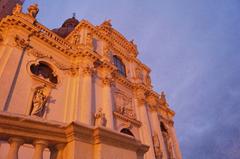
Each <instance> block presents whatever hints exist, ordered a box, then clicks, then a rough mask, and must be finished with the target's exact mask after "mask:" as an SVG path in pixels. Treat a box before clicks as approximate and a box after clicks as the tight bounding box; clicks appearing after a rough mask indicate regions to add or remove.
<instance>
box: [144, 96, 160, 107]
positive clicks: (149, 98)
mask: <svg viewBox="0 0 240 159" xmlns="http://www.w3.org/2000/svg"><path fill="white" fill-rule="evenodd" d="M146 100H147V103H148V105H149V107H150V108H151V110H156V106H157V99H156V97H154V96H152V95H149V96H147V99H146Z"/></svg>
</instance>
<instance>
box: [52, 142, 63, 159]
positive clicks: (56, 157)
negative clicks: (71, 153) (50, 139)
mask: <svg viewBox="0 0 240 159" xmlns="http://www.w3.org/2000/svg"><path fill="white" fill-rule="evenodd" d="M64 147H65V145H64V144H57V145H55V146H54V147H53V148H51V149H50V151H51V154H50V159H63V150H64Z"/></svg>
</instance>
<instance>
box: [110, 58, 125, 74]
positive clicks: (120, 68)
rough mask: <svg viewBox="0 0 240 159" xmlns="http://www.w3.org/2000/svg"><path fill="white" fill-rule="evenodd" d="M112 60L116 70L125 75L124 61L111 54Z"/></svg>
mask: <svg viewBox="0 0 240 159" xmlns="http://www.w3.org/2000/svg"><path fill="white" fill-rule="evenodd" d="M113 62H114V65H115V66H116V67H117V68H118V72H119V73H120V74H121V75H123V76H125V77H126V70H125V65H124V63H123V62H122V60H121V59H120V58H119V57H117V56H116V55H114V56H113Z"/></svg>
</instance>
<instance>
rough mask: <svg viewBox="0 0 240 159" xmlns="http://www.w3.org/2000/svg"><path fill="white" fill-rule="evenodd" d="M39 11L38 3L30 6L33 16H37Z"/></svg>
mask: <svg viewBox="0 0 240 159" xmlns="http://www.w3.org/2000/svg"><path fill="white" fill-rule="evenodd" d="M38 11H39V9H38V5H37V4H32V5H30V6H29V7H28V14H29V15H30V16H31V17H33V18H36V16H37V14H38Z"/></svg>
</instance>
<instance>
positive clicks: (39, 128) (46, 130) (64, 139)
mask: <svg viewBox="0 0 240 159" xmlns="http://www.w3.org/2000/svg"><path fill="white" fill-rule="evenodd" d="M12 137H18V138H21V139H23V141H24V143H29V144H32V143H33V144H34V143H35V142H38V141H42V142H45V143H48V146H49V147H51V146H53V145H57V144H66V143H68V142H71V141H81V142H85V143H89V144H93V145H95V144H107V145H112V146H115V147H120V148H124V149H130V150H134V151H137V152H138V153H145V152H147V151H148V149H149V146H147V145H144V144H142V143H141V142H140V141H139V140H137V139H136V138H134V137H132V136H129V135H126V134H122V133H120V132H117V131H114V130H111V129H108V128H105V127H92V126H88V125H86V124H82V123H79V122H71V123H69V124H65V123H60V122H53V121H49V120H46V119H43V118H39V117H32V116H28V115H19V114H13V113H7V112H0V139H1V140H5V141H6V140H8V139H10V138H12Z"/></svg>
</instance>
